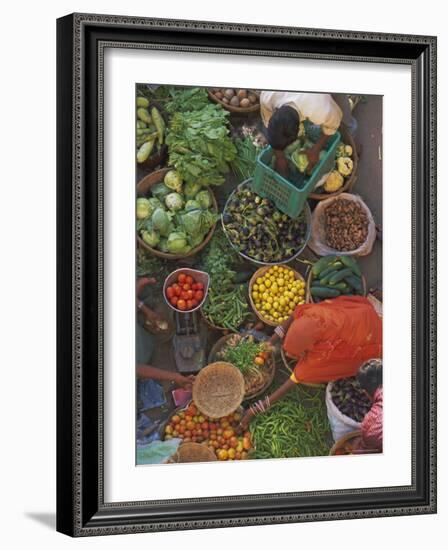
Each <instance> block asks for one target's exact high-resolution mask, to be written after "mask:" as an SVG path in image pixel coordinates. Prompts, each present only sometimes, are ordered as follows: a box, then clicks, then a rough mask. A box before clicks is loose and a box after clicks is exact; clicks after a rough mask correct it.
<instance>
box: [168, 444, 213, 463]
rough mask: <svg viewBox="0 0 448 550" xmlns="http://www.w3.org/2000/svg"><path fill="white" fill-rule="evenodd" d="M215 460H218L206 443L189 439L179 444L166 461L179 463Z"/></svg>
mask: <svg viewBox="0 0 448 550" xmlns="http://www.w3.org/2000/svg"><path fill="white" fill-rule="evenodd" d="M216 460H218V459H217V457H216V454H215V453H214V452H213V451H212V450H211V449H210V448H209V447H208V446H207V445H204V444H203V443H193V442H192V441H189V442H187V443H182V444H181V445H179V447H178V449H177V451H176V452H175V453H174V454H173V455H172V456H171V457H170V458H169V459H168V462H169V463H174V464H180V463H184V462H214V461H216Z"/></svg>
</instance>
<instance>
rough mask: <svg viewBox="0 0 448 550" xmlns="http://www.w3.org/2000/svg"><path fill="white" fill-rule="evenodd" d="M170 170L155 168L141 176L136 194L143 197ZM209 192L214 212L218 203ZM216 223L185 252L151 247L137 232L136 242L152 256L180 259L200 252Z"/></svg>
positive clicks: (207, 241)
mask: <svg viewBox="0 0 448 550" xmlns="http://www.w3.org/2000/svg"><path fill="white" fill-rule="evenodd" d="M170 170H172V168H170V167H168V168H161V169H160V170H156V171H155V172H152V173H151V174H148V175H147V176H145V177H144V178H142V179H141V180H140V181H139V182H138V184H137V196H139V197H145V196H146V195H148V193H149V192H150V189H151V187H152V186H153V185H156V184H157V183H161V182H162V181H163V179H164V177H165V174H166V173H167V172H169V171H170ZM209 193H210V196H211V199H212V203H213V208H212V210H213V211H214V212H218V204H217V202H216V199H215V195H214V194H213V192H212V191H211V189H209ZM215 227H216V223H215V224H214V225H213V227H212V228H211V229H210V231H209V232H208V234H207V236H206V237H205V239H204V240H203V241H202V243H201V244H200V245H199V246H196V247H195V248H192V249H191V250H190V252H188V253H187V254H170V253H169V252H162V251H161V250H157V248H152V247H151V246H149V245H148V244H146V243H145V241H144V240H143V239H142V238H141V237H140V235H139V234H138V233H137V234H136V235H137V242H138V244H139V246H140V247H141V248H144V249H145V250H147V251H148V252H151V254H153V255H154V256H158V257H159V258H164V259H165V260H180V259H182V258H188V257H189V256H194V255H195V254H197V253H198V252H200V251H201V250H202V249H203V248H204V247H205V246H207V244H208V243H209V241H210V239H211V238H212V237H213V233H214V231H215Z"/></svg>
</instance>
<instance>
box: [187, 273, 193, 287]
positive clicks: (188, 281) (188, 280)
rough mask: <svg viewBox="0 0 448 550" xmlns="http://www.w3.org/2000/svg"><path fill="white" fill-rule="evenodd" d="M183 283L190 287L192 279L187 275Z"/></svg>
mask: <svg viewBox="0 0 448 550" xmlns="http://www.w3.org/2000/svg"><path fill="white" fill-rule="evenodd" d="M185 282H186V283H187V285H192V284H193V283H194V279H193V277H192V276H191V275H187V277H186V279H185Z"/></svg>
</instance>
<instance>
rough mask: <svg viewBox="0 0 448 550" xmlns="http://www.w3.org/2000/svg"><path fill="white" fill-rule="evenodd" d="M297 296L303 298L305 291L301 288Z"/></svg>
mask: <svg viewBox="0 0 448 550" xmlns="http://www.w3.org/2000/svg"><path fill="white" fill-rule="evenodd" d="M299 296H305V289H304V288H301V289H300V290H299Z"/></svg>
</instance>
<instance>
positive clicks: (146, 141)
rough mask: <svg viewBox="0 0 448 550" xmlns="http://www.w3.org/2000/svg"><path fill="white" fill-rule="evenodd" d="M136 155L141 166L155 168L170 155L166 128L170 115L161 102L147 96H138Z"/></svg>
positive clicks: (147, 168)
mask: <svg viewBox="0 0 448 550" xmlns="http://www.w3.org/2000/svg"><path fill="white" fill-rule="evenodd" d="M136 119H137V120H136V130H135V131H136V149H137V150H136V157H137V164H138V166H139V168H142V169H143V170H153V169H154V168H155V167H156V166H159V165H161V164H164V162H165V161H166V159H167V157H168V147H167V146H166V144H165V129H166V125H167V123H168V116H167V114H166V113H165V111H164V110H163V109H162V108H161V106H160V104H159V103H157V102H154V101H149V100H148V99H147V98H146V97H143V96H139V97H137V108H136Z"/></svg>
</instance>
